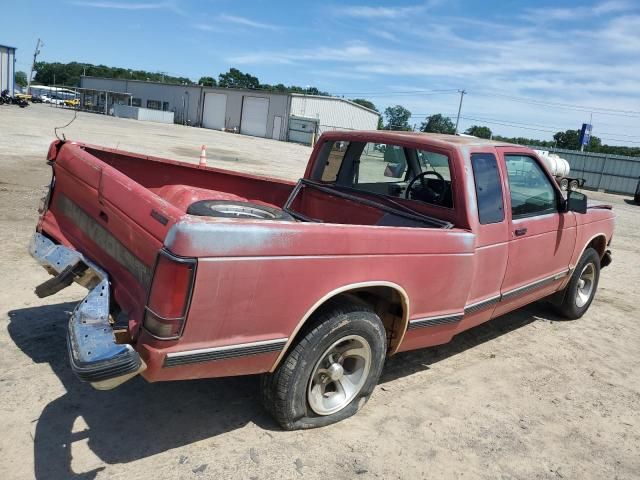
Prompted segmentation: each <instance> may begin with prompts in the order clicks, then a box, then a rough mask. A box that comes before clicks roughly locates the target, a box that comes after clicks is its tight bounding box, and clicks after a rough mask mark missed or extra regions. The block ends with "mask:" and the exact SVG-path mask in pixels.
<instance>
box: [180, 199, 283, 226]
mask: <svg viewBox="0 0 640 480" xmlns="http://www.w3.org/2000/svg"><path fill="white" fill-rule="evenodd" d="M187 213H188V214H189V215H197V216H200V217H221V218H246V219H253V220H282V221H290V222H292V221H293V220H294V219H293V217H292V216H291V215H289V214H288V213H287V212H285V211H284V210H281V209H279V208H273V207H268V206H266V205H258V204H257V203H251V202H238V201H233V200H200V201H198V202H195V203H192V204H191V205H189V208H188V209H187Z"/></svg>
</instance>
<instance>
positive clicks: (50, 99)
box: [43, 95, 64, 105]
mask: <svg viewBox="0 0 640 480" xmlns="http://www.w3.org/2000/svg"><path fill="white" fill-rule="evenodd" d="M43 97H44V98H45V100H44V102H45V103H51V104H53V105H64V99H63V98H62V97H59V96H57V95H48V96H47V95H43Z"/></svg>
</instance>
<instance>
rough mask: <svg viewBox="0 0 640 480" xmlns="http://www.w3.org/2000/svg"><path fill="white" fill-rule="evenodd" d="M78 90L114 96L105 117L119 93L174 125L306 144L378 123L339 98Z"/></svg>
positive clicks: (140, 86)
mask: <svg viewBox="0 0 640 480" xmlns="http://www.w3.org/2000/svg"><path fill="white" fill-rule="evenodd" d="M80 86H81V87H82V88H85V89H93V90H95V91H99V92H110V93H109V95H106V94H105V95H102V96H100V95H98V96H97V98H96V100H95V102H93V103H94V104H96V105H98V106H102V107H101V108H102V111H105V112H107V111H110V109H111V107H112V104H113V103H114V102H116V103H118V102H119V101H116V100H115V98H114V96H113V95H112V93H114V92H120V93H121V100H122V99H123V98H124V96H122V95H126V96H127V101H128V102H129V103H130V105H131V106H133V107H142V108H146V109H152V110H163V111H166V112H174V121H175V122H176V123H182V124H185V125H192V126H199V127H203V128H211V129H214V130H220V129H224V130H231V131H236V132H239V133H241V134H244V135H252V136H255V137H263V138H272V139H274V140H285V141H286V140H289V141H293V142H299V143H305V144H312V143H313V142H314V141H315V140H316V139H317V138H318V136H319V135H320V134H322V133H323V132H326V131H332V130H375V129H376V128H378V119H379V118H380V114H379V113H378V112H376V111H374V110H370V109H368V108H365V107H363V106H361V105H358V104H357V103H353V102H351V101H349V100H345V99H343V98H336V97H321V96H316V95H301V94H288V93H280V92H271V91H267V90H259V89H257V90H246V89H235V88H221V87H204V86H200V85H175V84H166V83H157V82H148V81H140V80H127V79H110V78H96V77H85V76H83V77H81V78H80ZM105 104H106V108H105V107H104V106H105Z"/></svg>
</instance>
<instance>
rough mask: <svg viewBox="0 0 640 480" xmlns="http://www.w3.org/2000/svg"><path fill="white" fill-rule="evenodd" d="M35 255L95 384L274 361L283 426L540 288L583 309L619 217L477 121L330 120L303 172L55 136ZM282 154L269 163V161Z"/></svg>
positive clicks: (267, 372)
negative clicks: (366, 126)
mask: <svg viewBox="0 0 640 480" xmlns="http://www.w3.org/2000/svg"><path fill="white" fill-rule="evenodd" d="M47 161H48V163H49V165H51V166H52V169H53V178H52V181H51V186H50V189H49V192H48V195H47V196H46V197H45V198H44V199H43V202H42V205H41V209H40V213H41V215H40V219H39V222H38V226H37V232H36V233H35V234H34V237H33V239H32V242H31V245H30V252H31V255H32V256H33V257H34V258H35V259H36V260H37V261H38V262H39V263H40V264H42V265H43V266H44V267H45V268H46V269H47V270H48V271H49V273H50V274H52V275H54V276H53V277H52V278H50V279H49V280H47V281H46V282H44V283H43V284H41V285H39V286H38V287H36V293H37V294H38V295H39V296H41V297H44V296H47V295H51V294H53V293H55V292H57V291H59V290H60V289H62V288H64V287H66V286H68V285H70V284H71V283H72V282H74V281H75V282H77V283H79V284H81V285H84V286H85V287H87V288H88V289H89V294H88V295H87V297H86V298H85V299H84V300H83V301H82V302H81V303H80V304H78V306H77V308H76V309H75V311H74V312H73V314H72V315H71V318H70V320H69V329H68V350H69V358H70V363H71V367H72V369H73V370H74V372H75V373H76V374H77V376H78V377H79V378H80V379H81V380H84V381H87V382H90V383H91V384H92V385H93V386H95V387H96V388H99V389H107V388H113V387H115V386H116V385H118V384H120V383H122V382H123V381H125V380H127V379H128V378H131V377H133V376H135V375H137V374H140V375H142V376H143V377H144V378H146V379H147V380H148V381H151V382H155V381H164V380H182V379H195V378H205V377H221V376H230V375H248V374H263V375H262V377H261V378H262V380H261V396H262V399H263V403H264V404H265V406H266V408H267V409H268V410H269V411H270V412H271V413H272V414H273V416H274V417H275V418H276V420H277V421H278V422H279V423H280V424H281V425H282V426H283V427H284V428H287V429H296V428H311V427H317V426H322V425H327V424H330V423H333V422H336V421H338V420H341V419H344V418H346V417H349V416H350V415H353V414H354V413H355V412H357V411H358V409H359V408H361V407H362V406H363V405H364V403H365V402H366V400H367V399H368V397H369V396H370V395H371V393H372V391H373V389H374V387H375V385H376V382H377V381H378V378H379V376H380V373H381V371H382V368H383V364H384V361H385V358H386V357H387V356H390V355H394V354H395V353H398V352H402V351H406V350H412V349H417V348H423V347H429V346H432V345H438V344H442V343H445V342H448V341H450V340H451V339H452V337H453V336H454V335H456V334H458V333H460V332H462V331H463V330H466V329H469V328H471V327H474V326H476V325H478V324H480V323H482V322H486V321H487V320H490V319H491V318H494V317H496V316H498V315H502V314H504V313H506V312H509V311H511V310H514V309H516V308H518V307H521V306H523V305H526V304H528V303H531V302H533V301H536V300H539V299H542V298H547V299H549V300H550V301H551V302H552V303H553V304H554V305H555V306H556V307H557V308H558V310H559V311H560V312H561V313H562V314H563V315H564V316H566V317H568V318H578V317H580V316H582V315H583V314H584V313H585V312H586V310H587V309H588V308H589V305H590V304H591V301H592V300H593V297H594V295H595V292H596V288H597V286H598V278H599V274H600V268H601V267H604V266H606V265H607V264H609V263H610V261H611V256H610V251H609V250H608V246H609V244H610V242H611V237H612V233H613V227H614V215H613V212H612V211H611V207H610V206H608V205H594V206H587V199H586V197H585V195H584V194H582V193H580V192H576V191H571V192H569V193H568V194H567V197H566V198H565V197H564V196H563V193H562V192H561V190H560V189H559V187H558V186H557V184H556V182H555V181H554V179H553V176H552V175H551V174H550V173H549V172H548V171H547V169H546V168H545V166H544V163H543V162H542V161H541V159H540V158H538V157H537V156H536V154H535V153H534V152H533V151H532V150H530V149H528V148H524V147H521V146H516V145H510V144H504V143H498V142H492V141H488V140H482V139H477V138H467V137H458V136H448V135H431V134H417V133H406V132H332V133H328V134H324V135H323V136H322V137H321V138H320V140H319V142H318V144H317V145H316V147H315V149H314V150H313V153H312V154H311V158H310V160H309V164H308V166H307V169H306V172H305V174H304V178H302V179H300V180H299V181H298V182H297V183H293V182H285V181H281V180H276V179H273V178H261V177H257V176H253V175H246V174H240V173H235V172H230V171H225V170H220V169H215V168H208V167H202V166H196V165H190V164H185V163H180V162H175V161H171V160H165V159H161V158H153V157H147V156H143V155H136V154H132V153H126V152H122V151H118V150H112V149H107V148H100V147H95V146H90V145H84V144H81V143H76V142H70V141H66V142H60V141H57V142H54V143H53V144H52V145H51V147H50V149H49V152H48V156H47ZM274 168H277V163H274Z"/></svg>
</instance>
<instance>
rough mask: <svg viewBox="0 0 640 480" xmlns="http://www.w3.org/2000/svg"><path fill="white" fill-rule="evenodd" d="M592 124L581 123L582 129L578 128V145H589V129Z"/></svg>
mask: <svg viewBox="0 0 640 480" xmlns="http://www.w3.org/2000/svg"><path fill="white" fill-rule="evenodd" d="M592 128H593V127H592V125H589V124H588V123H583V124H582V130H580V145H581V146H586V145H589V140H591V129H592Z"/></svg>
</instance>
